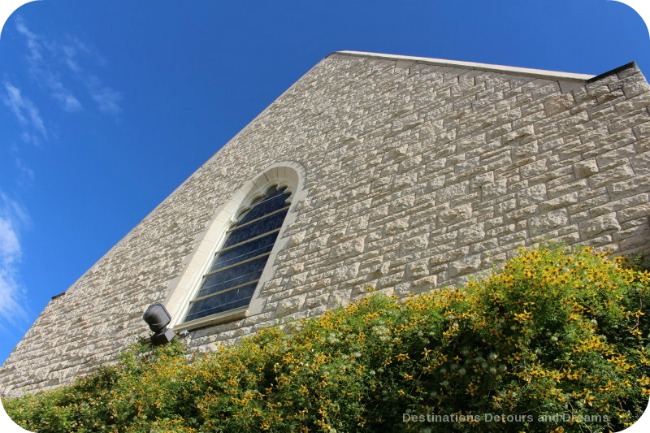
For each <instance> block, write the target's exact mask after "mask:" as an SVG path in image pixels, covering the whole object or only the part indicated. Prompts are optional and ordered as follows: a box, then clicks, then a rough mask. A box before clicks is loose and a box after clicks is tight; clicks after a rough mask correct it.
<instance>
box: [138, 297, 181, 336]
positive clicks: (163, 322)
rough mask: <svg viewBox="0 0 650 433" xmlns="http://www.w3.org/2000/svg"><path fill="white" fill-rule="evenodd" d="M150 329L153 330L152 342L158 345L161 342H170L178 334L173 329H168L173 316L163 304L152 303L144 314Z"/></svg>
mask: <svg viewBox="0 0 650 433" xmlns="http://www.w3.org/2000/svg"><path fill="white" fill-rule="evenodd" d="M142 318H143V319H144V321H145V322H147V325H149V329H151V330H152V331H153V333H154V334H153V335H152V336H151V342H152V343H153V344H154V345H156V346H158V345H160V344H165V343H169V342H170V341H172V339H173V338H174V337H175V336H176V332H174V330H173V329H168V328H167V325H169V322H171V321H172V316H170V315H169V312H168V311H167V309H166V308H165V306H164V305H163V304H151V305H149V307H148V308H147V311H145V312H144V315H143V316H142Z"/></svg>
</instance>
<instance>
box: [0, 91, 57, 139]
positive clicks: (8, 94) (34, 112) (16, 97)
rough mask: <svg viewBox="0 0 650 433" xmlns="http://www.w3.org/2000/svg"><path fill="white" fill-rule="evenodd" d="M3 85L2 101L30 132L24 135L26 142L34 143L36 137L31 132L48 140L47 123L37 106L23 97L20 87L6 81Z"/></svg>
mask: <svg viewBox="0 0 650 433" xmlns="http://www.w3.org/2000/svg"><path fill="white" fill-rule="evenodd" d="M3 84H4V88H5V95H4V96H3V97H2V101H3V102H4V104H5V105H6V106H7V107H9V110H11V112H12V113H14V115H15V116H16V118H17V119H18V122H19V123H20V124H21V125H23V126H24V127H25V128H27V129H28V130H29V131H30V132H26V133H25V134H28V135H23V138H24V139H27V140H26V141H34V139H35V138H36V137H34V134H32V133H31V131H34V132H36V133H38V134H39V135H40V136H41V137H42V138H47V130H46V129H45V122H43V118H42V117H41V115H40V113H39V111H38V108H37V107H36V105H34V103H33V102H32V101H31V100H29V99H28V98H27V97H25V96H23V94H22V92H21V91H20V89H19V88H18V87H16V86H14V85H13V84H11V83H9V82H6V81H5V82H4V83H3ZM36 141H37V140H36Z"/></svg>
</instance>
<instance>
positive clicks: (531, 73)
mask: <svg viewBox="0 0 650 433" xmlns="http://www.w3.org/2000/svg"><path fill="white" fill-rule="evenodd" d="M335 54H339V55H345V56H356V57H371V58H375V59H383V60H395V61H397V60H404V61H410V62H414V63H421V64H428V65H439V66H451V67H455V68H466V69H473V70H483V71H490V72H499V73H504V74H515V75H523V76H527V77H534V78H543V79H562V80H571V81H580V82H587V81H591V80H595V79H597V78H598V77H600V75H598V76H595V75H590V74H576V73H571V72H558V71H547V70H544V69H532V68H521V67H516V66H502V65H495V64H490V63H476V62H463V61H459V60H446V59H436V58H429V57H415V56H403V55H398V54H380V53H370V52H365V51H347V50H345V51H335V52H333V53H332V54H330V56H331V55H335ZM328 57H329V56H328ZM626 66H627V65H626ZM617 69H619V68H617ZM609 73H611V71H610V72H608V73H606V74H609Z"/></svg>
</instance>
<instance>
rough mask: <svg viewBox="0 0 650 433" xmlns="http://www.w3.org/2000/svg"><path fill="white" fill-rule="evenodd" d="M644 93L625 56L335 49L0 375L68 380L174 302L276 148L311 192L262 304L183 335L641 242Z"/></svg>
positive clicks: (217, 334)
mask: <svg viewBox="0 0 650 433" xmlns="http://www.w3.org/2000/svg"><path fill="white" fill-rule="evenodd" d="M649 104H650V92H649V87H648V85H647V83H646V80H645V79H644V77H643V76H642V75H641V73H640V72H639V70H638V69H637V68H636V66H635V65H627V66H626V67H622V68H620V69H618V70H615V71H612V72H611V73H609V74H605V75H603V76H599V77H596V78H594V79H592V80H586V79H584V78H581V77H576V76H570V75H566V76H562V75H554V74H544V73H532V72H525V71H512V70H510V69H503V70H498V69H495V68H487V67H486V68H483V67H480V66H476V65H475V66H471V65H458V64H456V65H454V64H451V65H449V64H444V63H440V62H436V61H426V60H421V59H420V60H417V59H407V58H390V57H385V58H381V57H377V56H367V55H360V54H351V53H337V54H333V55H331V56H329V57H327V58H326V59H324V60H323V61H321V62H320V63H319V64H318V65H317V66H315V67H314V68H313V69H312V70H311V71H310V72H308V73H307V74H306V75H305V76H304V77H303V78H302V79H301V80H299V81H298V82H297V83H296V84H295V85H294V86H293V87H292V88H290V89H289V90H288V91H287V92H285V94H283V95H282V96H281V97H280V98H279V99H278V100H277V101H276V102H274V103H273V104H272V105H271V106H270V107H269V108H268V109H266V110H265V111H264V112H263V113H261V114H260V115H259V116H258V117H257V118H256V119H255V120H254V121H253V122H251V124H250V125H248V126H247V127H246V128H245V129H244V130H243V131H241V132H240V133H239V134H238V135H237V136H236V137H234V138H233V139H232V140H231V141H230V142H229V143H227V144H226V145H225V146H224V147H223V148H222V149H221V150H220V151H219V152H218V153H217V154H216V155H215V156H214V157H213V158H212V159H210V161H208V162H207V163H206V164H205V165H204V166H203V167H201V168H200V169H199V170H198V171H197V172H196V173H195V174H194V175H193V176H192V177H191V178H190V179H188V180H187V181H186V182H185V183H184V184H183V185H181V186H180V187H179V188H178V189H177V190H176V191H175V192H174V193H173V194H172V195H171V196H170V197H169V198H168V199H167V200H165V201H164V202H163V203H161V204H160V205H159V206H158V208H156V209H155V210H154V211H153V212H152V213H151V214H150V215H149V216H147V217H146V218H145V219H144V220H143V221H142V223H140V224H139V225H138V226H137V227H136V228H135V229H134V230H133V231H132V232H131V233H129V234H128V235H127V236H126V237H125V238H124V239H123V240H122V241H121V242H120V243H118V244H117V245H116V246H115V247H114V248H113V249H112V250H111V251H109V252H108V253H107V254H106V255H105V257H103V258H102V259H101V260H100V261H99V262H98V263H97V264H95V265H94V266H93V267H92V268H91V269H90V270H89V271H88V272H87V273H86V274H85V275H83V276H82V277H81V278H80V279H79V280H78V281H77V282H76V283H75V284H74V285H73V286H72V287H71V288H70V289H69V290H68V291H67V292H66V293H65V295H63V296H61V297H58V298H56V299H54V300H52V302H51V303H50V304H49V305H48V306H47V308H46V309H45V310H44V311H43V313H42V314H41V315H40V316H39V318H38V319H37V321H36V323H35V324H34V325H33V327H32V328H31V329H30V331H29V332H28V333H27V335H26V336H25V337H24V339H23V340H22V341H21V343H20V344H19V345H18V346H17V347H16V349H15V350H14V352H13V353H12V354H11V356H10V357H9V359H8V360H7V361H6V362H5V364H4V365H3V367H2V369H1V370H0V389H2V392H4V393H11V394H18V393H21V392H29V391H34V390H41V389H47V388H50V387H54V386H57V385H59V384H61V383H68V382H69V381H70V380H72V379H73V378H74V377H76V376H78V375H82V374H86V373H88V372H90V371H92V370H93V369H94V368H96V367H97V366H98V365H101V364H102V363H107V362H111V361H113V360H115V358H116V355H117V353H119V351H120V350H123V349H124V348H126V347H127V346H128V345H129V344H131V343H132V342H134V341H135V340H137V339H138V338H139V337H142V336H147V335H148V329H147V327H146V324H145V323H144V322H143V321H142V313H143V311H144V310H145V309H146V307H147V306H148V305H149V304H151V303H154V302H162V301H164V300H165V299H167V298H168V296H169V295H170V293H169V290H170V288H171V287H174V284H173V282H174V281H177V280H178V278H179V277H180V276H181V275H182V274H183V272H184V270H185V269H186V268H187V266H188V263H189V262H190V258H191V257H192V256H193V253H194V251H195V249H196V248H197V245H198V244H199V243H200V241H201V239H202V237H203V236H204V234H205V232H206V230H207V228H208V227H209V225H210V223H211V221H212V220H213V219H214V218H215V215H216V213H217V212H218V210H219V209H220V208H221V207H222V206H223V205H224V203H226V202H228V201H229V200H230V199H231V195H232V194H233V193H234V191H237V190H238V189H239V188H241V187H242V185H244V184H245V183H246V182H249V181H250V180H251V179H254V178H255V177H256V176H257V175H259V174H260V173H261V172H263V171H264V170H265V169H266V168H267V167H269V166H271V165H273V164H274V163H277V162H279V161H294V162H295V163H297V164H298V165H301V166H302V167H304V179H302V181H303V182H304V191H305V194H304V197H303V198H301V199H299V200H298V201H297V203H295V204H294V208H293V212H294V216H295V218H294V219H293V221H291V222H290V224H288V225H286V227H285V228H284V229H283V232H282V233H281V235H280V236H281V238H282V245H284V246H283V247H282V249H281V250H280V251H279V252H278V254H277V256H276V258H275V260H274V263H273V264H272V265H273V266H274V268H273V273H272V275H271V278H270V279H269V280H268V281H266V283H264V286H263V287H262V289H261V292H260V300H261V301H263V302H264V306H263V309H262V312H261V313H260V314H257V315H254V316H251V317H247V318H244V319H240V320H236V321H233V322H229V323H224V324H220V325H216V326H211V327H207V328H203V329H198V330H193V331H191V332H190V334H189V335H188V336H187V337H186V338H185V341H186V342H187V344H188V345H190V346H191V347H193V348H197V349H200V350H209V349H210V348H211V347H213V345H214V344H215V343H219V342H232V341H235V340H236V339H237V338H240V337H241V336H243V335H246V334H249V333H251V332H254V331H255V330H256V329H259V328H260V327H263V326H268V325H271V324H277V323H287V322H290V321H292V320H295V319H299V318H304V317H312V316H316V315H319V314H321V313H322V312H323V311H325V310H326V309H327V308H332V307H334V306H337V305H340V304H345V303H347V302H349V301H350V300H353V299H355V298H356V297H358V296H361V295H362V294H363V293H364V291H365V288H366V287H367V286H373V287H375V288H377V289H379V290H384V291H386V292H392V293H395V294H397V295H399V296H407V295H408V294H410V293H417V292H421V291H424V290H432V289H435V288H439V287H442V286H446V285H458V284H461V283H462V282H463V281H465V280H466V279H467V278H468V277H470V276H475V275H478V274H480V273H481V272H487V271H489V270H490V269H492V268H493V266H495V265H497V264H499V263H501V262H503V261H504V260H506V259H507V258H508V257H509V256H511V255H512V254H513V253H514V252H515V250H516V249H517V248H518V247H520V246H524V247H526V246H532V245H535V244H537V243H540V242H545V241H557V242H564V243H567V244H589V245H593V246H597V247H601V248H610V249H612V250H614V251H616V252H619V253H627V254H632V253H636V252H650V247H649V246H648V245H649V244H650V242H649V240H650V225H649V216H650V202H649V197H650V176H649V174H650V113H649V111H648V106H649ZM216 145H218V143H216Z"/></svg>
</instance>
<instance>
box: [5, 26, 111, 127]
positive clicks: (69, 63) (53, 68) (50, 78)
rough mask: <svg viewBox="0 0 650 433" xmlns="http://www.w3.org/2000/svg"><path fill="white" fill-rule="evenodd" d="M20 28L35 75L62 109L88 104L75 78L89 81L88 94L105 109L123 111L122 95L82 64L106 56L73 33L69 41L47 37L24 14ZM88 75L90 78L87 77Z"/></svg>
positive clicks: (78, 107) (100, 59) (31, 68)
mask: <svg viewBox="0 0 650 433" xmlns="http://www.w3.org/2000/svg"><path fill="white" fill-rule="evenodd" d="M16 29H17V31H18V33H19V34H21V35H22V36H23V37H24V38H25V42H26V45H27V54H26V56H25V57H26V59H27V64H28V66H29V74H30V76H31V78H32V79H33V80H34V81H36V82H38V83H40V84H41V85H42V86H43V87H44V88H45V89H47V91H48V92H49V94H50V97H51V98H52V99H54V100H55V101H56V102H57V104H58V105H59V107H60V108H61V109H63V110H64V111H67V112H69V113H72V112H76V111H81V110H82V109H83V108H84V107H83V104H82V102H81V100H82V98H81V97H80V96H79V92H77V93H75V92H74V91H72V90H71V87H73V86H72V85H71V84H70V79H72V80H73V82H74V81H76V82H78V83H82V84H83V85H85V88H86V90H87V92H88V94H87V96H88V97H90V99H92V101H93V102H94V103H95V105H96V106H97V108H98V109H99V110H100V111H101V112H103V113H105V114H110V115H115V114H118V113H119V112H120V111H121V108H120V101H121V100H122V95H121V94H120V93H119V92H118V91H116V90H114V89H112V88H111V87H109V86H106V85H105V84H103V83H102V81H101V80H100V79H99V78H98V77H97V76H96V75H94V74H92V73H89V72H88V71H87V70H86V69H84V67H83V66H82V60H83V59H86V60H88V59H90V60H94V61H95V63H99V64H100V65H103V64H104V60H103V59H102V58H101V57H100V56H98V55H97V54H96V53H94V52H93V51H92V50H90V49H89V48H88V46H87V45H86V44H84V43H83V42H81V41H80V40H79V39H77V38H75V37H72V36H68V37H67V41H66V42H65V43H58V42H56V41H45V40H44V39H43V37H41V36H39V35H38V34H36V33H34V32H32V31H31V30H30V29H29V28H28V27H27V25H26V24H25V22H24V20H22V19H21V18H18V19H17V20H16ZM88 76H90V78H87V77H88ZM66 83H67V85H66Z"/></svg>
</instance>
